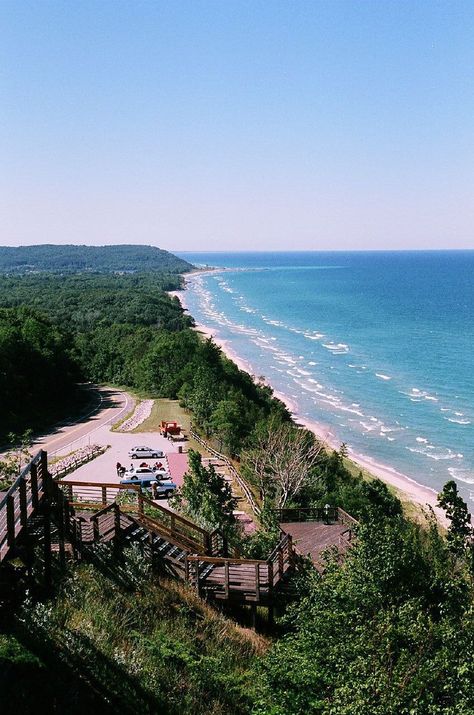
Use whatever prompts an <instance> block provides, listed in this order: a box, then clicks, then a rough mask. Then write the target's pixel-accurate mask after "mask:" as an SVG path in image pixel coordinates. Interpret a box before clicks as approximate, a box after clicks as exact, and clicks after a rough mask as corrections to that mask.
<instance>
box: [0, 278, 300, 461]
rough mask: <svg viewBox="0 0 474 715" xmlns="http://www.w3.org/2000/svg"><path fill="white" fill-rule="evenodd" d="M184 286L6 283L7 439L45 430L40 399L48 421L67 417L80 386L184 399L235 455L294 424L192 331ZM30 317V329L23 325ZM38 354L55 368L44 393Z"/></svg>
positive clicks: (264, 390) (1, 344) (266, 391)
mask: <svg viewBox="0 0 474 715" xmlns="http://www.w3.org/2000/svg"><path fill="white" fill-rule="evenodd" d="M180 280H181V279H180V277H179V276H175V275H169V274H167V273H135V274H133V275H128V274H127V275H103V274H83V273H80V274H77V275H66V276H58V275H54V274H48V273H39V274H29V275H23V276H19V275H18V276H15V277H13V276H11V275H10V276H0V307H1V308H2V309H3V316H4V317H3V320H2V323H0V364H1V365H2V380H3V384H4V385H5V386H6V387H5V390H4V391H3V393H2V397H3V407H4V410H3V414H2V421H1V423H0V424H1V429H0V440H4V439H5V436H6V434H7V433H8V432H18V431H21V430H22V429H26V428H28V427H37V426H38V422H37V419H36V417H37V414H39V412H38V410H39V404H40V403H39V398H41V404H42V405H43V408H44V409H45V412H46V414H47V415H54V414H60V413H61V409H62V407H63V402H64V396H65V395H68V394H72V390H73V381H74V380H76V381H93V382H99V383H111V384H115V385H123V386H127V387H130V388H135V389H137V390H141V391H144V392H149V393H152V394H154V395H155V396H160V397H170V398H177V397H180V398H181V399H182V401H183V403H185V404H186V405H187V406H188V407H189V408H190V409H192V410H193V411H194V415H195V419H196V422H197V424H198V425H199V426H200V427H201V428H202V429H203V431H204V432H205V433H206V434H207V435H208V436H209V435H211V434H213V433H214V432H215V433H216V434H217V436H218V437H219V438H220V440H221V442H224V443H225V444H226V446H227V447H229V448H231V449H233V450H234V451H235V450H236V449H237V448H240V446H241V445H242V443H243V440H244V439H245V438H246V436H247V435H248V434H249V433H250V431H251V426H252V424H254V423H255V422H256V421H258V420H259V419H260V418H261V417H265V416H267V415H268V414H270V413H271V412H278V413H279V414H281V415H282V416H284V417H286V418H287V417H288V414H287V412H286V409H285V407H284V406H283V404H282V403H280V402H278V401H276V400H273V399H272V392H271V390H270V388H268V387H265V386H264V385H255V384H254V382H253V380H252V379H251V378H250V376H249V375H247V374H246V373H244V372H242V371H240V370H239V369H238V368H237V367H236V366H235V365H234V363H232V362H231V361H230V360H228V359H227V358H226V357H225V356H223V355H222V353H221V351H220V350H219V349H218V348H217V347H216V346H215V345H214V344H213V343H212V342H210V341H203V340H201V339H200V337H199V336H198V335H197V333H196V332H195V331H194V330H191V326H192V324H193V321H192V318H190V317H189V316H188V315H186V314H185V312H184V311H183V310H182V308H181V305H180V303H179V301H178V300H177V299H176V298H172V297H170V296H169V295H167V293H166V292H165V291H166V290H170V289H175V288H178V287H179V286H180ZM25 311H27V312H25ZM25 315H28V316H29V321H28V322H26V323H25V325H24V326H23V327H22V323H23V322H24V317H25ZM32 321H36V322H35V325H36V337H35V342H33V335H32V339H31V345H30V346H26V341H28V335H29V333H32V329H31V327H30V325H31V323H32ZM18 330H20V332H21V331H23V333H22V340H23V342H22V343H20V342H19V337H18V335H17V332H18ZM15 331H16V332H15ZM25 331H26V332H25ZM51 336H55V341H52V338H51ZM40 337H41V340H40ZM27 348H28V349H27ZM32 350H35V351H36V353H37V354H38V355H40V356H42V359H43V360H44V362H45V368H44V370H42V371H41V377H38V385H37V389H36V388H34V383H35V379H36V376H37V375H38V365H37V363H36V362H35V361H34V360H33V359H32V357H31V351H32ZM18 354H20V356H21V357H20V359H18ZM46 363H48V364H47V365H46ZM21 386H24V387H23V389H20V387H21ZM48 386H49V388H50V389H49V388H48ZM7 387H8V389H7ZM10 387H11V388H12V389H10ZM13 388H14V389H13Z"/></svg>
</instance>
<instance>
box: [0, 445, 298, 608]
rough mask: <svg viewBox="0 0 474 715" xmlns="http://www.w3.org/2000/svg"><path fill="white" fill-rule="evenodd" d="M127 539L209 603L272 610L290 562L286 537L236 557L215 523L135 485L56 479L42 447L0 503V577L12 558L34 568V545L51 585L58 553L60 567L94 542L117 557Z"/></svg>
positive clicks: (4, 575) (5, 574)
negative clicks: (201, 521) (259, 552)
mask: <svg viewBox="0 0 474 715" xmlns="http://www.w3.org/2000/svg"><path fill="white" fill-rule="evenodd" d="M131 543H136V544H139V545H140V547H141V548H142V549H143V553H144V554H145V555H147V556H148V557H149V558H150V559H151V560H152V563H155V564H156V565H160V566H161V567H162V568H163V569H165V570H166V572H167V573H169V574H170V575H172V576H174V577H177V578H180V579H182V580H184V581H186V582H188V583H189V584H190V585H191V586H193V587H194V588H195V589H196V591H197V593H198V594H199V595H200V596H202V597H204V598H206V599H207V600H209V601H214V602H226V601H227V602H231V603H238V604H250V605H252V606H255V605H257V604H259V605H262V606H267V607H269V608H272V606H273V604H274V602H275V599H276V597H277V594H281V593H283V592H284V590H285V582H286V577H287V575H288V574H289V573H290V572H291V570H292V569H293V565H294V551H293V546H292V540H291V536H289V535H282V539H281V541H280V543H279V544H278V546H277V547H276V549H275V550H274V551H273V553H272V554H271V555H270V557H269V558H268V559H267V560H265V561H263V560H261V561H257V560H250V559H240V558H237V557H236V556H234V555H230V554H229V551H228V546H227V543H226V540H225V539H224V537H223V535H222V533H221V532H220V531H219V530H218V529H216V530H214V531H213V532H208V531H207V530H206V529H203V528H202V527H200V526H198V525H197V524H194V523H193V522H192V521H190V520H189V519H186V518H185V517H183V516H181V515H179V514H176V513H175V512H173V511H171V510H170V509H167V508H166V507H164V506H162V505H160V504H157V503H156V502H154V501H152V500H151V499H148V498H147V497H146V496H144V495H143V493H142V492H141V490H140V487H138V486H130V485H127V486H124V485H119V484H110V483H100V484H97V483H87V482H77V481H64V482H57V481H55V480H54V479H53V478H52V477H51V475H50V474H49V473H48V468H47V455H46V452H43V451H42V452H39V453H38V454H37V455H36V456H35V457H34V459H33V460H32V461H31V462H30V464H29V465H28V466H27V467H25V469H24V470H23V471H22V473H21V474H20V476H19V477H18V479H17V480H16V481H15V483H14V484H13V485H12V486H11V488H10V489H9V490H8V492H7V494H6V495H5V496H4V497H3V499H2V500H1V501H0V583H2V578H3V579H4V580H7V581H8V578H9V576H8V573H9V571H10V564H11V562H12V560H13V559H15V558H21V559H23V561H24V563H25V564H26V565H27V567H28V569H30V571H31V568H32V565H33V563H34V562H35V552H36V551H37V550H38V547H40V551H41V552H42V565H43V579H44V583H45V585H46V586H48V585H51V581H52V567H53V562H54V560H55V559H56V558H59V562H60V564H61V565H64V564H65V562H66V559H67V558H73V559H79V558H85V557H86V555H87V552H88V550H90V549H91V548H92V547H94V545H96V544H110V545H111V546H112V547H113V549H114V551H115V552H116V554H117V555H119V554H120V553H121V550H122V549H123V548H124V546H126V545H127V544H131Z"/></svg>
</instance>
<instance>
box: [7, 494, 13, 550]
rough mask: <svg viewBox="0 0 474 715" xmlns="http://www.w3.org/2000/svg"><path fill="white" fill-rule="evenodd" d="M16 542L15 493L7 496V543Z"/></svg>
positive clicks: (10, 544)
mask: <svg viewBox="0 0 474 715" xmlns="http://www.w3.org/2000/svg"><path fill="white" fill-rule="evenodd" d="M14 543H15V498H14V496H13V494H9V495H8V496H7V544H8V546H12V545H13V544H14Z"/></svg>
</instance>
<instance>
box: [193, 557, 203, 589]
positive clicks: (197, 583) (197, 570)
mask: <svg viewBox="0 0 474 715" xmlns="http://www.w3.org/2000/svg"><path fill="white" fill-rule="evenodd" d="M194 569H195V575H196V584H195V586H196V593H197V595H198V596H199V595H200V592H201V584H200V583H199V561H195V562H194Z"/></svg>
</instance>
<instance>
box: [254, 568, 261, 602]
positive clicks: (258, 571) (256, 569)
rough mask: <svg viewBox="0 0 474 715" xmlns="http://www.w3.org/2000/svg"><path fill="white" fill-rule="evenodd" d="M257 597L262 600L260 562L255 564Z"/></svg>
mask: <svg viewBox="0 0 474 715" xmlns="http://www.w3.org/2000/svg"><path fill="white" fill-rule="evenodd" d="M255 598H256V600H257V603H258V602H259V601H260V564H255Z"/></svg>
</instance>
